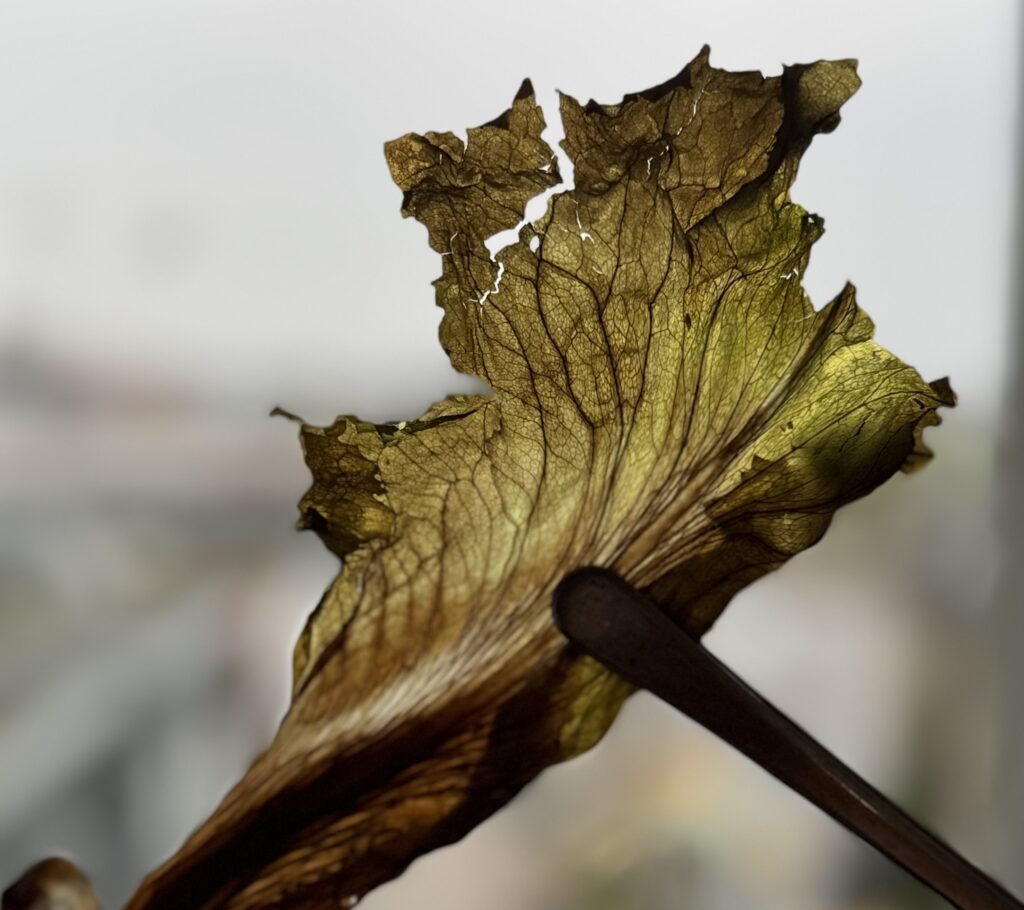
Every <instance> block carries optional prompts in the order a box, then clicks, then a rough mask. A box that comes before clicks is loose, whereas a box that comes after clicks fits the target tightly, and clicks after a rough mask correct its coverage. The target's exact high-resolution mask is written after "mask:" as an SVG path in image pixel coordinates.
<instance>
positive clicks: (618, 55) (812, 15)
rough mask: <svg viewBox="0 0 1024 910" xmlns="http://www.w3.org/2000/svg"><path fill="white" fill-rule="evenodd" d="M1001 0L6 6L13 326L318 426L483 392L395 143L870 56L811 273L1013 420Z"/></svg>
mask: <svg viewBox="0 0 1024 910" xmlns="http://www.w3.org/2000/svg"><path fill="white" fill-rule="evenodd" d="M1017 37H1018V22H1017V8H1016V5H1015V4H1014V3H1013V2H1011V0H984V2H972V3H966V2H963V3H941V4H938V3H894V2H891V0H890V2H864V0H858V2H843V3H823V2H803V3H796V2H782V0H775V2H772V3H763V2H752V0H751V2H742V3H737V2H733V3H725V2H721V0H703V2H700V3H695V2H657V3H654V2H636V3H632V4H629V5H627V4H608V3H600V2H594V0H591V2H586V3H577V2H558V3H555V2H547V3H537V2H526V0H517V2H515V3H501V4H497V3H491V4H487V5H486V6H485V5H483V4H480V3H469V2H465V3H451V2H445V0H432V2H430V3H412V2H407V3H395V2H390V3H374V4H371V3H359V4H356V3H344V2H340V0H330V2H302V0H289V2H284V0H278V2H266V0H230V2H223V0H201V2H197V0H176V2H173V3H172V2H163V3H154V2H140V0H118V2H113V0H105V2H100V0H97V2H90V3H82V2H81V0H65V2H53V0H3V2H2V4H0V342H2V341H3V340H4V339H11V338H18V339H20V340H21V341H22V342H28V343H31V344H34V345H36V346H38V347H40V348H43V349H44V350H47V351H49V352H50V353H51V354H52V355H53V356H58V357H62V358H63V357H67V358H69V359H71V360H73V361H75V362H78V363H81V364H84V365H92V364H95V365H102V366H103V368H104V369H105V370H110V369H114V370H121V369H123V370H124V371H126V372H128V373H130V374H134V373H140V372H142V373H146V374H151V373H152V374H157V375H160V374H164V375H169V376H171V377H172V378H175V379H176V380H178V381H180V382H182V383H183V384H187V385H189V386H190V387H192V388H194V389H195V390H196V391H197V393H199V394H200V395H201V396H202V397H204V398H207V399H210V400H233V401H235V402H240V403H242V404H243V405H244V406H245V407H247V408H253V409H259V410H261V411H262V410H265V409H268V408H269V407H270V406H271V405H272V404H275V403H280V404H283V405H285V406H288V407H290V408H292V409H294V410H297V411H299V412H301V413H303V414H304V415H305V416H307V417H309V418H311V419H318V420H328V419H329V418H330V417H332V416H333V413H335V412H338V411H341V412H350V411H356V410H358V411H359V412H360V413H362V414H363V415H364V416H367V417H370V418H384V417H410V416H413V414H414V413H417V412H418V411H419V410H420V409H421V408H422V407H423V406H424V405H426V404H427V403H428V402H429V401H431V400H433V399H436V398H438V397H441V396H442V395H443V394H445V393H448V392H450V391H453V390H455V389H456V388H459V387H461V388H467V387H469V385H468V383H469V381H468V380H467V379H465V378H458V377H456V376H455V375H454V374H453V373H452V372H451V371H450V368H449V367H448V365H447V361H446V359H445V357H444V355H443V353H442V352H441V349H440V347H439V346H438V344H437V341H436V327H437V323H438V321H439V318H440V311H439V310H437V309H436V308H435V307H434V305H433V291H432V288H431V287H430V285H429V282H430V281H431V280H432V279H433V278H434V277H435V276H436V275H437V274H438V272H439V270H440V263H439V261H438V260H437V257H436V255H435V254H434V253H432V252H431V251H430V250H429V249H428V247H427V243H426V233H425V231H424V229H423V228H422V227H420V226H419V225H417V224H415V223H414V222H412V221H403V219H402V218H401V217H400V215H399V206H400V193H399V191H398V189H397V188H396V187H394V186H393V184H392V183H391V181H390V178H389V175H388V172H387V168H386V165H385V162H384V157H383V154H382V143H383V142H384V141H385V140H387V139H391V138H394V137H396V136H398V135H400V134H402V133H404V132H407V131H409V130H416V131H423V130H426V129H454V130H456V131H460V130H461V129H463V128H464V127H466V126H470V125H475V124H477V123H480V122H483V121H485V120H488V119H490V118H491V117H493V116H494V115H495V114H497V113H499V112H500V111H501V110H502V109H503V108H504V107H506V106H507V104H508V103H509V102H510V100H511V98H512V95H513V94H514V92H515V90H516V88H517V87H518V85H519V82H520V80H521V79H522V78H523V77H524V76H530V77H531V78H532V79H533V81H534V85H535V87H536V89H537V91H538V95H539V97H540V99H541V101H542V103H544V105H545V109H546V111H547V113H548V119H549V121H551V120H552V119H553V115H554V114H555V108H554V89H555V88H556V87H557V88H561V89H563V90H565V91H568V92H570V93H571V94H574V95H576V96H577V97H579V98H580V99H581V100H584V99H586V98H589V97H591V96H594V97H597V98H598V99H599V100H601V101H615V100H618V98H619V97H621V95H622V94H623V92H625V91H633V90H637V89H642V88H645V87H647V86H649V85H652V84H654V83H656V82H659V81H661V80H663V79H665V78H666V77H668V76H670V75H672V74H674V73H675V72H676V71H677V70H678V69H679V68H680V67H681V66H682V65H683V64H684V63H686V62H687V61H688V60H689V59H690V58H691V57H692V56H693V55H694V54H695V53H696V52H697V51H698V49H699V48H700V46H701V44H703V43H705V42H707V43H709V44H710V45H711V47H712V62H713V63H714V64H716V65H718V66H722V67H728V68H735V69H762V70H764V71H766V72H778V70H779V66H780V64H781V63H782V62H805V61H810V60H814V59H817V58H821V57H850V56H852V57H858V58H859V59H860V61H861V67H860V72H861V76H862V78H863V79H864V83H865V84H864V87H863V88H862V90H861V92H860V93H859V94H858V95H857V96H856V97H855V98H854V99H853V100H852V101H851V102H850V103H849V104H848V106H847V108H846V109H845V111H844V115H843V123H842V125H841V126H840V128H839V130H838V131H837V132H836V133H834V134H832V135H830V136H825V137H820V138H819V139H818V140H817V141H816V142H815V144H814V145H813V146H812V148H811V150H810V152H809V153H808V155H807V157H806V158H805V163H804V167H803V170H802V172H801V176H800V179H799V181H798V183H797V186H796V189H795V192H794V196H795V198H796V199H797V201H799V202H801V203H802V204H803V205H805V206H806V207H807V208H808V209H810V210H811V211H816V212H819V213H820V214H822V215H823V216H824V217H825V221H826V227H827V234H826V236H825V237H824V238H823V239H822V240H821V241H820V242H819V244H818V245H817V246H816V248H815V251H814V253H813V255H812V265H811V269H810V271H809V273H808V275H807V278H806V282H805V284H806V286H807V287H808V290H809V291H810V293H811V294H812V297H813V299H814V300H815V302H816V304H817V305H819V306H820V305H821V304H823V303H824V302H825V301H826V300H827V299H828V298H829V297H831V296H832V294H834V293H835V292H836V291H837V290H838V289H839V288H840V287H841V286H842V284H843V282H844V281H845V280H846V279H847V278H850V279H852V280H853V281H854V282H855V283H856V284H857V286H858V289H859V299H860V301H861V303H862V305H863V306H864V307H865V308H866V309H867V310H868V312H869V313H870V314H871V315H872V317H873V318H874V319H875V321H876V323H877V325H878V338H879V340H880V341H881V342H882V343H883V344H885V345H887V346H888V347H890V348H891V349H892V350H894V351H895V352H896V353H897V354H898V355H899V356H901V357H902V358H904V359H906V360H908V361H909V362H911V363H913V364H915V365H916V366H918V367H919V368H920V369H921V371H922V372H923V373H924V374H925V376H926V377H927V378H934V377H936V376H939V375H943V374H949V375H951V376H952V377H953V380H954V385H955V387H956V388H957V390H958V391H959V392H960V395H961V410H960V412H959V414H958V415H956V416H955V417H954V418H953V419H964V420H967V419H970V417H971V416H972V415H974V416H984V415H985V414H988V413H991V411H992V410H994V409H995V408H996V407H997V406H998V401H999V399H998V395H999V390H1000V381H1001V375H1002V374H1001V365H1002V363H1003V362H1004V359H1005V358H1004V352H1003V341H1004V339H1003V336H1004V328H1005V324H1006V320H1005V312H1006V309H1007V303H1008V287H1007V282H1008V265H1007V262H1008V254H1009V228H1010V214H1011V213H1010V204H1011V200H1012V192H1011V187H1012V183H1011V181H1012V177H1013V171H1012V167H1013V157H1014V152H1013V147H1012V138H1013V135H1014V116H1015V111H1016V79H1017V73H1016V64H1015V53H1016V51H1017Z"/></svg>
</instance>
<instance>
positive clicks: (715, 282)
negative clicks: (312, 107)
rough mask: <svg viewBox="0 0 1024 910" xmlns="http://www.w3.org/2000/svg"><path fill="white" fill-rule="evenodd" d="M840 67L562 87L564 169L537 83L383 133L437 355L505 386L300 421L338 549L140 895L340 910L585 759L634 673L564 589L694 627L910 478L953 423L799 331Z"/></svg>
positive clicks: (833, 332)
mask: <svg viewBox="0 0 1024 910" xmlns="http://www.w3.org/2000/svg"><path fill="white" fill-rule="evenodd" d="M858 85H859V80H858V78H857V75H856V71H855V64H854V62H853V61H838V62H819V63H815V64H812V65H800V66H792V67H787V68H786V69H785V70H784V72H783V74H782V75H781V76H779V77H770V78H764V77H762V76H761V75H760V74H759V73H753V72H747V73H731V72H725V71H722V70H718V69H715V68H713V67H711V66H710V65H709V63H708V53H707V49H705V50H704V51H703V52H702V53H701V54H700V55H699V56H698V57H697V58H696V59H695V60H694V61H693V62H692V63H690V64H689V65H688V66H687V67H686V68H685V69H683V71H682V72H681V73H680V74H679V75H678V76H676V77H675V78H673V79H671V80H669V81H668V82H666V83H664V84H663V85H660V86H657V87H655V88H652V89H649V90H647V91H644V92H640V93H638V94H633V95H628V96H626V97H625V98H624V99H623V100H622V102H620V103H619V104H614V105H610V106H605V105H599V104H596V103H595V102H590V103H588V104H587V105H580V104H579V103H578V102H577V101H575V100H574V99H573V98H571V97H568V96H566V95H563V96H562V97H561V115H562V119H563V122H564V125H565V140H564V143H563V145H564V148H565V151H566V152H567V153H568V156H569V158H570V159H571V160H572V164H573V168H574V173H575V188H574V189H571V190H568V191H565V192H562V193H559V194H557V195H553V196H552V197H551V199H550V200H549V204H548V208H547V211H546V214H545V215H544V216H543V217H541V218H540V219H539V220H538V221H537V222H535V223H533V224H525V225H524V226H523V227H522V228H521V229H520V231H519V239H518V241H517V242H516V243H513V244H511V245H510V246H508V247H506V248H505V249H503V250H502V251H501V252H500V253H499V254H498V255H497V257H496V259H492V257H491V255H490V254H489V252H488V250H487V247H486V245H485V241H486V240H487V238H488V237H490V236H492V235H494V234H495V233H497V232H499V231H503V230H507V229H509V228H512V227H515V226H516V225H517V224H519V223H520V222H521V221H522V219H523V214H524V209H525V206H526V203H527V202H528V201H529V200H530V199H531V198H532V197H534V196H535V195H537V194H538V193H541V192H542V191H544V190H546V189H548V188H549V187H552V186H554V185H555V184H557V183H558V182H559V179H560V178H559V173H558V166H557V160H556V158H555V157H554V155H553V154H552V151H551V149H550V147H549V146H548V145H547V143H546V142H545V141H544V139H543V138H542V137H541V133H542V130H543V129H544V119H543V116H542V113H541V110H540V108H539V107H538V106H537V104H536V102H535V100H534V95H533V90H532V87H531V85H530V83H529V81H527V82H524V84H523V86H522V88H521V89H520V91H519V93H518V94H517V96H516V98H515V100H514V102H513V104H512V107H511V108H510V109H509V110H507V111H506V112H505V113H503V114H501V115H500V116H499V117H498V118H497V119H495V120H494V121H492V122H490V123H488V124H486V125H484V126H481V127H478V128H476V129H471V130H469V132H468V141H467V142H466V143H465V144H464V143H463V142H462V140H460V139H459V138H458V137H456V136H455V135H454V134H452V133H434V132H428V133H426V134H424V135H413V134H409V135H406V136H403V137H402V138H400V139H397V140H395V141H393V142H390V143H388V144H387V145H386V155H387V161H388V164H389V166H390V168H391V172H392V175H393V177H394V179H395V181H396V183H397V184H398V185H399V186H400V187H401V189H402V190H403V192H404V200H403V208H402V211H403V214H405V215H408V216H412V217H414V218H416V219H417V220H419V221H420V222H422V223H423V224H424V225H426V227H427V230H428V234H429V242H430V245H431V247H432V248H433V249H434V250H436V251H437V252H438V253H439V254H440V257H441V265H442V273H441V277H440V278H439V279H438V280H437V281H436V282H435V287H436V294H437V302H438V304H439V305H440V306H441V307H442V308H443V310H444V317H443V321H442V324H441V331H440V335H441V341H442V344H443V346H444V348H445V350H446V351H447V352H448V354H449V356H450V358H451V361H452V363H453V364H454V365H455V367H456V368H457V369H459V370H461V371H463V372H466V373H472V374H475V375H477V376H479V377H481V378H482V379H483V380H484V381H485V382H486V383H487V385H488V386H489V387H490V388H491V390H492V394H490V395H469V396H451V397H449V398H446V399H445V400H444V401H441V402H440V403H438V404H436V405H434V406H433V407H431V408H430V409H429V410H428V411H427V412H426V413H425V414H423V415H422V416H421V417H419V418H417V419H415V420H411V421H408V422H401V423H396V424H385V425H374V424H372V423H367V422H364V421H361V420H358V419H356V418H353V417H341V418H338V420H337V421H335V423H334V424H333V425H331V426H329V427H315V426H308V425H303V426H302V429H301V439H302V444H303V448H304V451H305V456H306V460H307V463H308V465H309V467H310V469H311V471H312V474H313V485H312V487H311V489H310V490H309V491H308V493H307V494H306V495H305V497H304V498H303V500H302V502H301V504H300V509H301V513H302V516H303V518H302V521H301V524H303V525H304V526H305V527H308V528H312V529H314V530H315V531H316V532H317V533H318V534H319V535H320V536H321V537H322V538H323V540H324V542H325V543H326V544H327V546H328V547H330V548H331V549H332V550H333V551H334V552H335V553H337V554H338V555H339V556H341V557H342V558H343V565H342V568H341V571H340V573H339V574H338V576H337V578H336V579H335V581H334V582H333V584H332V585H331V586H330V588H329V589H328V591H327V592H326V594H325V595H324V597H323V599H322V601H321V603H320V604H319V606H318V607H317V609H316V611H315V612H314V613H313V614H312V616H311V617H310V619H309V621H308V624H307V626H306V628H305V631H304V632H303V633H302V636H301V639H300V640H299V642H298V645H297V647H296V650H295V657H294V696H293V702H292V706H291V709H290V710H289V712H288V714H287V716H286V717H285V719H284V721H283V723H282V725H281V728H280V731H279V733H278V735H277V737H276V739H275V740H274V742H273V744H272V745H271V746H270V748H269V749H268V750H267V751H266V752H265V753H264V754H263V755H262V756H261V757H260V758H259V759H257V761H256V762H255V763H254V764H253V766H252V767H251V769H250V770H249V772H248V773H247V774H246V775H245V777H244V779H243V780H242V781H241V782H240V783H239V784H238V785H237V786H236V787H235V788H234V789H233V790H232V791H231V793H230V794H229V795H228V796H227V797H226V799H225V800H224V801H223V803H222V804H221V806H220V807H219V808H218V809H217V811H216V812H215V813H214V815H213V816H212V817H211V819H210V820H208V821H207V822H206V823H205V824H204V825H203V826H202V827H200V829H199V830H198V831H197V832H196V833H195V834H194V835H193V836H192V837H191V838H190V839H189V840H188V841H187V842H186V844H185V845H184V847H183V848H182V849H181V851H180V852H179V853H178V854H177V855H176V856H175V857H173V858H172V859H171V860H170V861H169V862H168V863H167V864H166V865H165V866H164V867H163V868H162V869H160V870H158V871H157V872H156V873H154V874H153V875H152V876H150V878H149V879H148V880H147V881H146V882H145V883H144V885H143V886H142V888H141V890H140V891H139V892H138V894H137V895H136V897H135V898H134V900H133V902H132V903H131V904H130V906H131V907H133V908H140V907H147V908H153V907H160V908H163V907H166V908H180V907H186V906H187V907H203V908H207V907H228V908H234V910H241V908H255V907H288V908H314V907H324V906H336V905H339V904H340V905H349V904H351V902H353V901H354V900H355V899H357V898H358V897H361V896H362V895H363V894H365V893H366V892H367V891H369V890H370V889H372V888H374V887H375V886H377V885H379V884H381V883H382V882H384V881H387V880H388V879H391V878H393V877H394V876H396V875H398V874H399V873H400V872H401V871H402V870H403V869H404V868H405V867H406V866H407V865H408V863H409V862H410V861H411V860H413V859H414V858H415V857H416V856H418V855H420V854H422V853H423V852H425V851H427V850H430V849H432V848H434V847H437V846H440V845H442V844H445V843H449V842H451V841H453V840H456V839H457V838H459V837H461V836H462V835H464V834H465V833H466V832H467V831H469V830H470V829H471V828H472V827H473V826H475V825H476V824H478V823H479V822H481V821H482V820H483V819H485V818H487V817H488V816H489V815H490V814H491V813H493V812H494V811H495V810H497V809H498V808H500V807H501V806H502V805H504V804H505V803H506V802H507V801H508V800H509V799H510V798H511V797H512V796H513V795H514V794H515V793H516V792H517V791H518V790H520V788H522V787H523V786H524V785H525V784H526V783H528V782H529V781H530V780H531V779H532V778H534V777H535V776H536V775H537V774H538V773H539V772H540V771H541V770H542V769H544V768H545V767H547V766H548V765H550V764H552V763H554V762H558V761H562V760H564V759H567V758H570V757H572V756H575V755H577V754H579V753H580V752H582V751H583V750H586V749H588V748H590V747H591V746H592V745H594V743H596V742H597V741H598V739H599V738H600V737H601V736H602V734H603V733H604V732H605V731H606V729H607V728H608V726H609V724H610V723H611V722H612V720H613V718H614V717H615V714H616V712H617V711H618V710H619V707H620V706H621V704H622V702H623V700H624V699H625V698H626V697H627V696H628V695H629V694H630V689H629V687H628V686H627V685H626V684H625V683H623V682H622V681H621V680H619V679H618V678H616V677H615V676H613V675H612V674H611V673H609V672H608V671H606V670H605V669H604V668H603V667H601V666H600V665H599V664H598V663H596V662H595V661H593V660H591V659H589V658H586V657H582V656H580V655H579V654H578V653H575V652H573V650H572V649H570V648H569V647H568V646H567V643H566V641H565V640H564V639H563V638H562V636H561V635H560V634H559V633H558V632H557V630H556V629H555V627H554V626H553V623H552V619H551V613H550V606H551V595H552V591H553V589H554V587H555V586H556V585H557V583H558V582H559V580H560V579H561V578H562V577H563V575H564V574H565V573H567V572H568V571H570V570H571V569H573V568H575V567H578V566H583V565H599V566H607V567H610V568H613V569H614V570H615V571H616V572H618V573H619V574H621V575H622V576H623V577H624V578H625V579H626V580H628V581H629V582H631V583H632V584H634V585H636V586H638V587H639V588H641V589H642V590H644V591H646V592H648V593H649V594H650V595H651V596H652V597H653V598H654V599H655V600H657V601H658V602H659V603H661V604H662V605H663V606H664V607H665V608H666V609H667V610H668V611H670V613H671V615H672V616H673V617H674V618H675V619H676V620H677V621H678V622H679V623H680V624H682V625H683V626H685V627H686V628H687V629H688V630H689V631H691V632H692V633H694V634H700V633H702V632H704V631H705V630H707V629H708V627H709V626H710V625H711V624H712V623H713V622H714V620H715V619H716V617H717V616H718V615H719V614H720V613H721V611H722V609H723V608H724V607H725V605H726V603H727V602H728V601H729V599H730V598H731V597H732V596H733V594H735V593H736V592H737V591H738V590H739V589H741V588H742V587H744V586H745V585H747V584H749V583H750V582H752V581H753V580H755V579H756V578H758V577H759V576H761V575H763V574H764V573H765V572H768V571H770V570H772V569H774V568H776V567H777V566H779V565H780V564H782V563H783V562H785V561H786V560H787V559H788V558H789V557H790V556H792V555H793V554H795V553H797V552H799V551H800V550H803V549H804V548H806V547H808V546H810V545H811V544H813V543H814V542H815V541H817V540H818V539H819V538H820V537H821V535H822V534H823V533H824V531H825V529H826V527H827V525H828V523H829V521H830V519H831V516H832V514H833V512H834V511H835V509H836V508H837V507H839V506H840V505H842V504H844V503H846V502H849V501H850V500H852V499H855V498H857V497H859V496H862V495H863V494H865V493H867V492H869V491H870V490H871V489H873V488H874V487H875V486H877V485H878V484H879V483H880V482H882V481H883V480H885V479H886V478H887V477H889V476H890V475H891V474H893V473H894V472H895V471H897V470H899V469H900V468H901V467H902V468H909V467H913V466H915V465H917V464H918V463H920V462H921V461H922V460H924V459H925V458H927V456H928V454H929V453H928V451H927V449H926V448H925V447H924V446H923V445H922V443H921V432H922V430H923V428H924V427H926V426H927V425H929V424H933V423H937V422H938V418H937V416H936V409H937V408H938V407H939V406H940V405H942V404H952V394H951V392H950V390H949V387H948V385H946V384H945V383H944V382H938V383H933V384H928V383H926V382H924V381H923V380H922V379H921V378H920V376H919V375H918V374H917V373H916V372H915V371H914V370H913V369H911V368H910V367H908V366H907V365H905V364H903V363H902V362H900V361H899V360H897V359H896V358H895V357H893V356H892V355H891V354H889V353H888V352H886V351H885V350H883V349H882V348H881V347H879V346H878V345H877V344H875V343H874V342H873V341H872V340H871V335H872V328H873V327H872V324H871V321H870V320H869V319H868V317H867V316H866V315H865V314H864V312H862V311H861V310H860V309H859V308H858V306H857V304H856V303H855V301H854V290H853V288H852V287H850V286H847V287H846V288H844V289H843V290H842V291H841V292H840V293H839V295H838V296H837V297H836V298H835V299H834V300H832V301H831V302H830V303H829V304H828V305H826V306H825V307H823V308H822V309H820V310H817V311H815V309H814V308H813V306H812V305H811V303H810V301H809V299H808V298H807V296H806V295H805V294H804V292H803V290H802V288H801V281H800V279H801V275H802V274H803V272H804V270H805V268H806V266H807V262H808V255H809V251H810V248H811V245H812V244H813V243H814V241H815V240H816V239H817V238H818V237H819V236H820V234H821V232H822V222H821V220H820V219H819V218H818V217H817V216H815V215H810V214H808V213H807V212H806V211H804V210H803V209H802V208H801V207H800V206H799V205H796V204H795V203H793V202H792V201H791V200H790V198H789V188H790V185H791V183H792V182H793V179H794V177H795V175H796V170H797V165H798V162H799V159H800V156H801V155H802V153H803V152H804V150H805V149H806V148H807V145H808V144H809V142H810V140H811V138H812V136H813V135H814V134H816V133H819V132H827V131H830V130H832V129H833V128H834V127H835V126H836V124H837V123H838V120H839V115H838V111H839V108H840V106H841V105H842V104H843V103H844V102H845V101H846V100H847V98H848V97H849V96H850V95H852V94H853V92H854V91H855V90H856V88H857V86H858Z"/></svg>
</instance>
